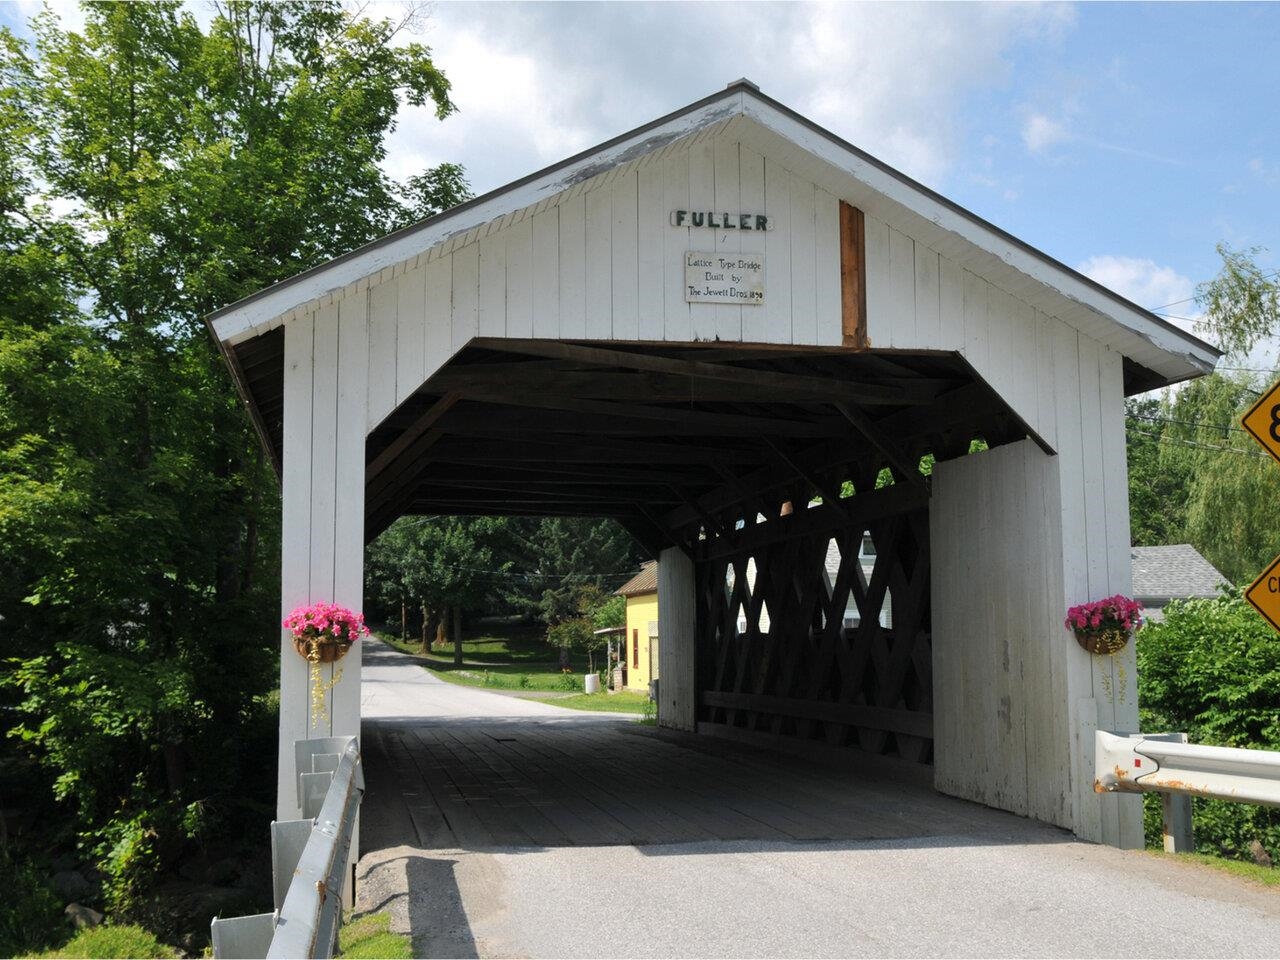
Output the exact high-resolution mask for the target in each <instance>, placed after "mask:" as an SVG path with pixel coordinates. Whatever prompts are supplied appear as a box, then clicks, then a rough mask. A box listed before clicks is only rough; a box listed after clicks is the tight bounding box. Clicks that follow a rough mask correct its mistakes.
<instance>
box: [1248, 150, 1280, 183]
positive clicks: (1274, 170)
mask: <svg viewBox="0 0 1280 960" xmlns="http://www.w3.org/2000/svg"><path fill="white" fill-rule="evenodd" d="M1249 172H1250V173H1251V174H1253V175H1254V176H1255V177H1257V178H1258V179H1259V180H1261V181H1262V182H1263V183H1265V184H1266V185H1267V186H1269V187H1270V186H1274V185H1275V184H1277V183H1280V163H1276V162H1274V161H1270V162H1269V161H1266V160H1263V159H1262V158H1261V157H1254V158H1253V159H1252V160H1250V161H1249Z"/></svg>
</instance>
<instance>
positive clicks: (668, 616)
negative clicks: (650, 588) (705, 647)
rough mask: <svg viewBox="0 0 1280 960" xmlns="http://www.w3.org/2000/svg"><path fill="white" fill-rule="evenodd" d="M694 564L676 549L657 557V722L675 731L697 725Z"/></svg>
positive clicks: (666, 551)
mask: <svg viewBox="0 0 1280 960" xmlns="http://www.w3.org/2000/svg"><path fill="white" fill-rule="evenodd" d="M693 577H694V573H693V561H692V560H690V559H689V557H688V555H687V554H685V553H684V552H682V551H681V550H679V549H678V548H676V547H669V548H667V549H666V550H663V551H662V553H661V554H660V555H659V557H658V622H659V623H661V624H662V645H661V646H660V647H659V649H658V674H659V676H661V677H662V681H661V683H660V684H659V685H658V723H659V724H661V725H662V726H664V727H670V728H671V729H673V730H690V731H692V730H693V729H694V728H695V726H696V723H695V721H696V716H697V713H696V710H697V695H698V694H697V687H696V684H695V680H694V665H695V663H696V662H697V656H696V651H695V650H694V636H695V634H694V631H695V629H696V622H695V621H696V613H695V600H696V597H695V592H694V591H695V587H694V579H693Z"/></svg>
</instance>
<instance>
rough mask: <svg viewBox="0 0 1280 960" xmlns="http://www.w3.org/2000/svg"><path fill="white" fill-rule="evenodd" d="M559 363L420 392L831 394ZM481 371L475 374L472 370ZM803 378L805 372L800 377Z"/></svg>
mask: <svg viewBox="0 0 1280 960" xmlns="http://www.w3.org/2000/svg"><path fill="white" fill-rule="evenodd" d="M562 366H563V364H551V365H544V364H539V363H512V364H483V365H476V367H472V366H461V367H452V368H451V367H446V368H444V369H443V370H441V371H440V372H439V373H438V374H436V375H435V376H434V377H432V378H431V380H430V382H429V383H428V384H427V385H426V387H425V388H424V389H426V390H429V391H430V392H432V393H445V392H448V391H455V390H456V391H458V392H461V393H463V394H465V395H467V396H487V397H500V398H506V399H508V400H509V401H510V402H516V403H518V402H519V401H520V400H521V399H523V398H526V397H528V396H529V395H530V394H531V393H534V392H536V393H538V394H540V395H543V396H563V397H574V398H577V399H593V398H603V399H608V400H637V401H648V402H662V401H668V402H683V403H690V402H693V403H775V404H776V403H826V402H828V401H829V400H830V399H831V395H832V391H831V390H830V388H829V385H828V386H827V387H824V388H823V389H821V390H809V391H804V390H787V391H785V392H783V393H781V394H780V393H779V391H778V390H777V389H776V388H775V387H772V386H767V385H753V384H745V383H728V382H725V381H722V380H710V379H707V378H705V377H695V378H690V377H688V376H685V375H676V374H670V373H654V372H652V371H644V370H611V371H604V372H600V371H580V370H574V371H564V370H561V369H553V367H554V368H559V367H562ZM477 367H478V368H479V369H481V370H482V371H484V372H483V373H482V374H481V375H477V374H476V373H475V372H474V371H475V370H476V369H477ZM805 375H808V374H805ZM855 379H856V382H858V383H859V384H863V385H866V384H872V385H880V386H896V385H898V384H899V383H904V384H908V385H909V386H910V388H911V389H912V390H914V391H925V390H928V391H930V392H931V393H932V394H937V393H939V392H941V391H942V390H944V389H946V388H948V387H951V386H953V385H954V382H953V381H947V380H940V379H937V378H918V377H865V376H855Z"/></svg>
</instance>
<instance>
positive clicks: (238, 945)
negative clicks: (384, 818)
mask: <svg viewBox="0 0 1280 960" xmlns="http://www.w3.org/2000/svg"><path fill="white" fill-rule="evenodd" d="M294 759H295V762H296V766H295V768H294V769H296V770H297V771H298V774H297V790H298V804H299V806H301V807H302V815H303V817H304V819H302V820H284V821H276V822H273V823H272V824H271V870H272V879H273V886H274V892H275V907H276V909H275V911H274V912H273V913H260V914H255V915H253V916H249V917H234V918H228V919H215V920H214V921H213V924H212V934H213V955H214V957H215V958H224V957H228V958H229V957H238V958H245V960H266V958H268V957H291V958H304V957H305V958H326V960H327V958H329V957H332V956H333V954H334V951H335V950H336V949H337V943H338V927H339V925H340V924H341V922H342V906H343V894H344V892H347V893H350V888H348V887H347V886H346V879H347V859H348V854H349V853H350V850H351V840H352V835H353V833H354V832H355V823H356V814H357V813H358V812H359V810H360V799H361V797H362V796H363V795H364V771H363V769H362V767H361V765H360V745H359V742H358V740H357V739H356V738H355V737H325V738H321V739H316V740H298V741H296V742H295V744H294Z"/></svg>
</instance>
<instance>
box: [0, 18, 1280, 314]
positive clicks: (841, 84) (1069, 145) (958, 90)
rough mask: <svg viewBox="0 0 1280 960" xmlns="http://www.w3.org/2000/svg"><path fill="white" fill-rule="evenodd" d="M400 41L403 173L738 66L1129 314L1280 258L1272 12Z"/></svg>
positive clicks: (473, 162) (707, 87) (553, 148)
mask: <svg viewBox="0 0 1280 960" xmlns="http://www.w3.org/2000/svg"><path fill="white" fill-rule="evenodd" d="M190 6H191V8H192V9H193V11H194V12H195V13H196V15H197V16H198V17H201V18H205V17H207V16H208V15H209V11H208V7H207V6H206V5H204V4H201V3H198V2H197V3H192V4H191V5H190ZM35 9H36V5H35V4H33V3H31V2H28V0H20V2H16V3H12V4H10V5H8V6H7V7H3V8H0V22H7V23H9V24H10V25H20V24H21V22H22V20H23V19H24V18H25V16H27V15H29V14H30V13H31V12H33V11H34V10H35ZM55 9H58V10H59V11H61V12H62V13H63V16H64V19H65V20H66V22H67V23H68V24H69V25H71V26H75V25H76V23H78V22H79V20H80V15H79V13H78V12H77V11H76V9H75V7H74V5H71V4H61V3H59V4H55ZM370 10H371V12H372V13H374V14H375V15H376V14H380V13H381V14H385V15H387V16H400V15H402V11H403V5H402V4H400V3H395V2H386V3H376V2H375V3H373V4H371V6H370ZM403 39H404V40H410V39H412V40H418V41H422V42H426V43H427V44H428V45H430V46H431V47H432V49H433V51H434V53H435V56H436V60H437V62H438V64H439V65H440V66H442V67H443V68H444V70H445V72H446V73H447V75H448V76H449V77H450V79H451V80H452V81H453V83H454V89H455V100H456V102H457V103H458V105H459V107H460V111H459V113H458V114H457V115H456V116H454V117H451V118H449V119H448V120H446V121H444V122H443V123H441V122H438V121H436V120H435V119H434V118H433V117H432V116H430V114H429V113H428V112H426V111H425V110H416V111H415V110H408V111H406V112H405V114H404V115H403V118H402V121H401V124H400V129H399V130H398V131H397V133H396V134H395V135H394V136H393V138H392V141H391V153H390V156H389V157H388V161H387V166H388V168H389V169H390V171H391V172H392V173H394V174H396V175H399V176H404V175H407V174H409V173H412V172H414V171H416V170H418V169H421V167H422V166H424V165H427V164H433V163H438V162H440V161H442V160H452V161H456V162H461V163H463V164H464V165H465V166H466V167H467V169H468V170H469V172H470V176H471V181H472V184H473V186H474V188H475V189H476V191H477V192H483V191H486V190H489V189H492V188H494V187H497V186H501V185H502V184H503V183H506V182H508V181H510V180H513V179H515V178H517V177H520V176H523V175H524V174H526V173H528V172H530V171H532V170H534V169H537V168H539V167H541V166H544V165H546V164H549V163H553V162H555V161H557V160H559V159H561V158H563V157H565V156H567V155H569V154H571V153H573V152H576V151H578V150H581V149H583V148H585V147H588V146H590V145H592V144H594V143H597V142H599V141H601V140H604V139H607V138H608V137H611V136H614V135H615V134H617V133H620V132H622V131H624V130H627V129H630V128H631V127H634V126H638V125H640V124H642V123H645V122H647V121H648V120H651V119H653V118H654V117H656V116H659V115H661V114H663V113H666V112H668V111H670V110H673V109H676V108H678V107H681V106H683V105H684V104H686V103H689V102H692V101H694V100H696V99H699V98H700V97H703V96H705V95H707V94H708V93H711V92H713V91H715V90H718V89H720V88H721V87H723V86H724V85H725V84H726V83H727V82H729V81H731V80H734V79H736V78H738V77H741V76H746V77H748V78H750V79H752V80H754V81H755V82H757V83H758V84H759V85H760V86H761V88H762V89H763V91H764V92H765V93H767V94H769V95H771V96H773V97H776V98H777V99H779V100H781V101H783V102H784V103H786V104H788V105H789V106H791V107H793V108H794V109H796V110H798V111H799V112H801V113H803V114H805V115H807V116H809V117H811V118H812V119H814V120H815V121H817V122H819V123H821V124H823V125H824V126H826V127H828V128H830V129H831V130H833V131H835V132H836V133H837V134H839V135H841V136H843V137H845V138H846V139H848V140H850V141H852V142H854V143H856V144H858V145H859V146H861V147H862V148H863V149H865V150H867V151H869V152H871V153H873V154H875V155H877V156H879V157H881V158H882V159H884V160H886V161H887V162H889V163H891V164H893V165H895V166H897V167H898V168H899V169H902V170H903V171H904V172H906V173H909V174H911V175H912V176H914V177H916V178H918V179H920V180H922V181H923V182H924V183H926V184H928V185H929V186H931V187H933V188H935V189H937V190H939V191H940V192H942V193H944V194H945V195H947V196H949V197H951V198H952V199H954V200H956V201H957V202H959V203H960V204H962V205H963V206H966V207H968V208H969V209H971V210H973V211H974V212H976V213H978V214H980V215H982V216H984V217H986V218H987V219H989V220H991V221H993V222H994V223H996V224H998V225H999V226H1001V227H1003V228H1005V229H1007V230H1009V231H1010V232H1012V233H1014V234H1016V235H1017V236H1019V237H1021V238H1023V239H1024V240H1026V241H1028V242H1030V243H1032V244H1034V245H1035V246H1038V247H1039V248H1041V249H1042V250H1044V251H1045V252H1047V253H1049V254H1051V255H1052V256H1055V257H1057V258H1058V259H1060V260H1063V261H1064V262H1066V263H1068V264H1070V265H1072V266H1074V267H1077V268H1080V269H1082V270H1084V271H1085V272H1087V273H1089V274H1090V275H1092V276H1094V277H1095V278H1097V279H1099V280H1101V281H1102V282H1104V283H1107V284H1109V285H1110V286H1112V287H1114V288H1115V289H1117V290H1119V291H1120V292H1121V293H1124V294H1126V295H1127V296H1130V297H1131V298H1133V299H1135V300H1136V301H1137V302H1139V303H1141V304H1142V305H1144V306H1148V307H1159V306H1163V305H1164V304H1166V303H1169V302H1171V301H1176V300H1181V299H1183V298H1186V297H1189V296H1190V295H1191V293H1192V291H1193V288H1194V284H1195V283H1196V282H1198V281H1200V280H1204V279H1207V278H1209V277H1211V276H1212V275H1213V274H1214V273H1215V272H1216V270H1217V264H1218V261H1217V256H1216V254H1215V253H1214V245H1215V244H1216V243H1218V242H1219V241H1227V242H1229V243H1231V244H1233V245H1234V246H1237V247H1240V246H1255V245H1257V246H1263V247H1267V248H1269V251H1268V252H1267V253H1266V254H1264V255H1263V256H1262V262H1264V263H1265V264H1266V265H1267V266H1268V267H1269V268H1273V267H1276V266H1280V237H1278V236H1277V233H1278V232H1280V125H1278V124H1277V123H1276V121H1275V95H1276V92H1277V91H1278V90H1280V83H1278V82H1277V81H1278V80H1280V6H1276V5H1271V4H1240V5H1234V4H1203V5H1201V4H1182V3H1179V4H1146V5H1138V4H1101V3H1098V4H1081V5H1070V4H1043V5H1042V4H1014V3H1006V4H998V5H984V4H962V3H956V4H946V5H941V4H844V5H827V4H787V5H774V4H764V3H761V4H740V3H729V4H686V3H658V4H651V3H628V4H613V3H599V4H580V5H564V4H558V3H543V4H496V3H463V2H440V3H436V4H435V5H433V6H432V7H430V8H428V10H427V13H426V16H425V17H421V18H419V20H418V21H417V22H416V23H415V24H413V25H412V27H411V28H410V29H409V30H407V31H406V32H405V33H404V34H403ZM1194 311H1195V307H1194V304H1189V303H1181V304H1178V305H1177V306H1175V307H1172V308H1169V310H1168V311H1167V312H1169V313H1171V314H1175V315H1177V316H1191V315H1192V314H1193V313H1194Z"/></svg>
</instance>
